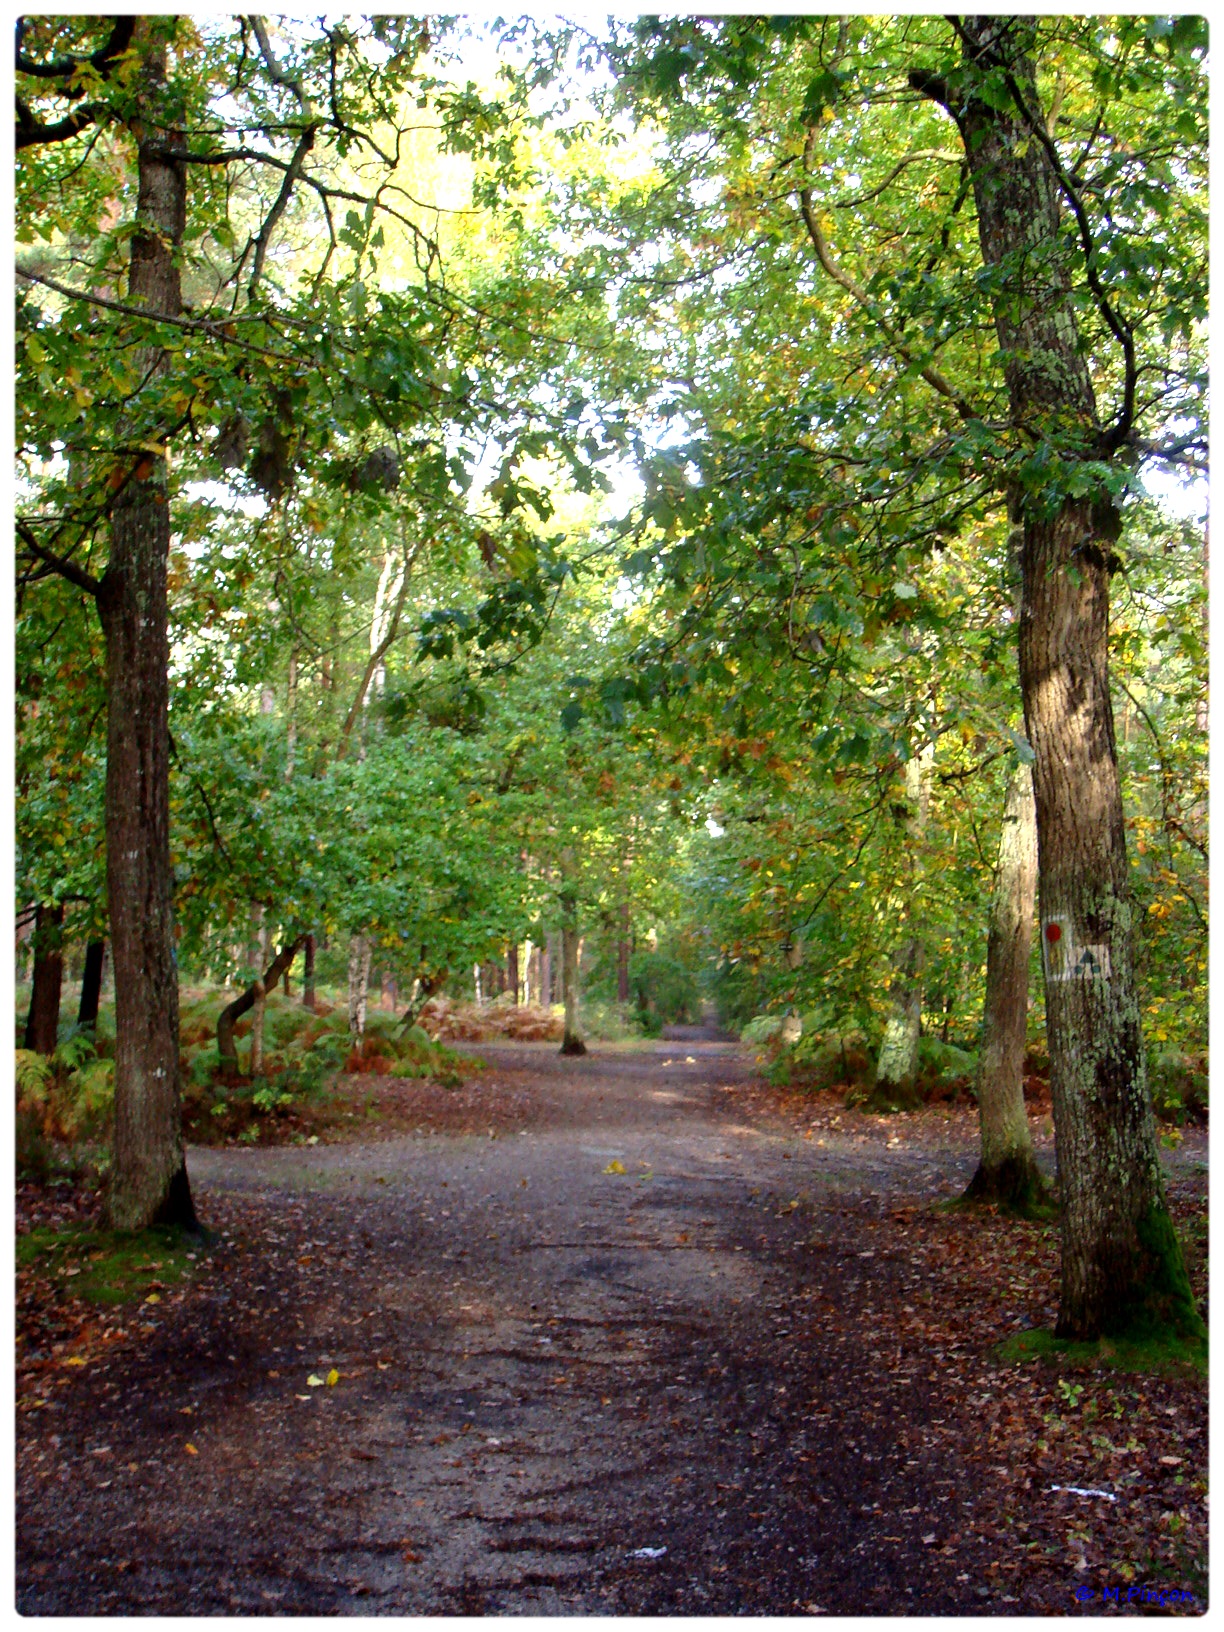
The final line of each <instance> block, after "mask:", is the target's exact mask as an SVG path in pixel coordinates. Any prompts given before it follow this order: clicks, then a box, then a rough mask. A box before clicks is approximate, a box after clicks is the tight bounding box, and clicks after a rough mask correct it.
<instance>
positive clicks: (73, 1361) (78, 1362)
mask: <svg viewBox="0 0 1224 1632" xmlns="http://www.w3.org/2000/svg"><path fill="white" fill-rule="evenodd" d="M63 1363H64V1365H66V1366H87V1365H88V1364H89V1362H88V1360H85V1359H83V1358H82V1357H81V1356H80V1355H79V1354H70V1355H69V1356H68V1358H67V1360H65V1361H64V1362H63Z"/></svg>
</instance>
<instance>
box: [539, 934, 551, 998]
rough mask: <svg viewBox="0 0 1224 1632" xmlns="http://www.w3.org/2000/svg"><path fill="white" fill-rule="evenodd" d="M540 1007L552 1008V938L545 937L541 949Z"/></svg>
mask: <svg viewBox="0 0 1224 1632" xmlns="http://www.w3.org/2000/svg"><path fill="white" fill-rule="evenodd" d="M540 1005H541V1007H542V1008H545V1009H551V1008H552V936H551V935H548V936H546V937H545V939H544V942H543V944H542V945H541V947H540Z"/></svg>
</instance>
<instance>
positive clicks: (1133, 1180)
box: [914, 16, 1201, 1338]
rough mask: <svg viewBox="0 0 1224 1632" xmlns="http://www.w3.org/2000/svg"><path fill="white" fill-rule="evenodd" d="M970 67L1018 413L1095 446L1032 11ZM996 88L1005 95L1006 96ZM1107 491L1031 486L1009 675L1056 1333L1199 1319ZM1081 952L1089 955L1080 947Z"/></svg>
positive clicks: (1088, 449) (967, 127)
mask: <svg viewBox="0 0 1224 1632" xmlns="http://www.w3.org/2000/svg"><path fill="white" fill-rule="evenodd" d="M959 24H960V27H961V30H962V39H963V41H964V53H963V70H964V71H963V75H962V76H961V83H960V84H959V85H958V87H956V88H955V89H954V90H949V89H948V87H947V86H941V87H936V86H935V85H933V84H932V83H931V82H930V81H925V80H924V79H923V76H921V75H915V76H914V83H915V84H917V85H918V86H919V88H921V89H924V90H926V91H927V93H928V94H930V95H933V96H936V97H937V99H939V100H941V101H943V102H944V105H945V106H946V107H947V108H948V111H949V112H950V113H951V114H952V116H953V118H954V119H955V120H956V123H957V125H958V127H959V129H960V132H961V136H962V139H963V141H964V145H965V152H966V155H967V157H968V160H969V163H970V165H971V168H972V183H973V194H974V200H975V203H976V206H977V216H978V233H979V240H980V244H981V251H982V260H983V262H984V264H985V265H986V267H988V268H989V269H991V270H992V271H993V272H995V273H996V274H997V276H996V278H995V281H994V289H995V294H994V297H993V298H994V315H995V324H996V330H997V333H998V339H999V344H1000V347H1001V350H1002V352H1003V357H1004V372H1005V377H1006V381H1007V388H1008V395H1009V401H1010V408H1011V416H1012V419H1013V421H1014V422H1015V423H1016V424H1017V425H1018V426H1022V427H1023V428H1024V430H1025V432H1026V434H1027V436H1028V437H1030V438H1031V439H1032V440H1033V441H1034V442H1036V443H1038V444H1041V443H1045V444H1047V445H1052V446H1054V447H1056V448H1058V450H1059V452H1060V454H1061V456H1062V458H1063V459H1064V460H1067V461H1073V460H1074V459H1075V458H1076V457H1077V455H1083V456H1085V457H1088V456H1092V457H1096V458H1100V457H1101V456H1102V453H1103V452H1104V453H1105V454H1108V452H1109V449H1110V446H1111V444H1110V442H1109V440H1108V439H1106V438H1104V437H1103V436H1102V434H1101V430H1100V425H1099V421H1098V416H1097V405H1096V401H1095V398H1094V395H1093V388H1092V382H1091V379H1090V377H1089V374H1088V369H1087V365H1086V362H1085V359H1084V356H1083V353H1082V351H1081V348H1080V345H1079V336H1078V332H1077V324H1076V316H1075V309H1074V305H1073V303H1072V298H1071V284H1070V278H1069V275H1068V269H1067V256H1068V253H1069V248H1068V246H1069V239H1068V238H1067V237H1066V236H1064V237H1062V238H1061V239H1060V237H1059V231H1058V228H1059V212H1060V197H1059V194H1060V183H1059V180H1058V177H1057V175H1056V173H1055V170H1054V166H1053V163H1052V160H1051V158H1050V155H1049V154H1048V153H1047V151H1046V148H1045V145H1044V142H1043V140H1042V135H1043V132H1044V125H1043V120H1044V114H1043V112H1042V109H1041V106H1040V102H1039V99H1038V95H1037V84H1036V74H1035V71H1034V67H1033V62H1032V58H1031V50H1032V44H1033V41H1034V39H1035V25H1034V22H1033V19H1031V18H1008V17H1001V16H988V17H966V18H961V19H959ZM1001 93H1005V94H1001ZM1118 527H1119V520H1118V516H1117V512H1116V511H1115V510H1114V509H1113V508H1112V506H1111V504H1110V503H1109V501H1108V499H1107V497H1106V496H1105V495H1104V494H1103V493H1102V494H1101V495H1100V496H1099V497H1096V498H1093V497H1083V496H1079V495H1076V496H1070V495H1068V496H1067V497H1065V498H1063V499H1062V500H1061V501H1059V500H1057V499H1055V500H1053V501H1051V500H1049V499H1048V497H1047V496H1046V495H1044V494H1043V495H1041V496H1037V495H1031V496H1026V497H1025V499H1024V535H1023V548H1022V567H1023V574H1022V576H1023V590H1022V610H1021V618H1020V682H1021V690H1022V693H1023V698H1024V718H1025V726H1026V729H1027V732H1028V738H1029V742H1030V743H1031V744H1032V747H1033V751H1034V754H1035V755H1036V759H1035V763H1034V767H1033V782H1034V789H1035V794H1036V803H1037V831H1038V843H1039V874H1040V888H1041V919H1042V934H1043V954H1044V962H1045V975H1046V1013H1047V1026H1048V1033H1049V1045H1050V1067H1051V1070H1050V1087H1051V1093H1052V1097H1053V1103H1054V1120H1055V1128H1056V1133H1057V1139H1058V1164H1059V1188H1060V1221H1061V1230H1062V1301H1061V1307H1060V1312H1059V1319H1058V1326H1057V1332H1058V1335H1060V1336H1063V1337H1070V1338H1094V1337H1097V1336H1100V1335H1103V1334H1121V1333H1125V1332H1134V1331H1145V1332H1151V1331H1159V1330H1167V1329H1176V1330H1180V1331H1184V1332H1192V1333H1197V1332H1199V1331H1201V1323H1200V1321H1199V1318H1198V1315H1197V1312H1196V1310H1195V1307H1194V1302H1193V1299H1192V1297H1191V1294H1190V1288H1189V1283H1188V1281H1187V1278H1186V1273H1185V1267H1184V1263H1183V1261H1182V1255H1181V1249H1180V1246H1179V1244H1178V1242H1177V1238H1176V1235H1175V1234H1174V1231H1173V1227H1172V1224H1171V1222H1170V1220H1169V1215H1168V1210H1167V1207H1166V1205H1165V1199H1164V1191H1163V1184H1162V1180H1161V1174H1160V1165H1159V1162H1158V1159H1157V1155H1156V1139H1155V1128H1154V1123H1153V1118H1152V1109H1151V1102H1150V1099H1149V1096H1148V1091H1147V1083H1146V1076H1145V1065H1144V1053H1143V1039H1142V1034H1141V1030H1140V1019H1139V1003H1138V996H1137V992H1136V987H1135V972H1134V958H1133V949H1132V932H1133V925H1132V917H1133V909H1132V904H1131V897H1130V891H1129V887H1128V878H1127V863H1126V840H1125V830H1124V827H1123V818H1122V799H1121V788H1120V783H1119V777H1118V761H1117V751H1116V746H1115V742H1114V728H1113V711H1112V706H1111V702H1110V695H1109V674H1108V623H1109V571H1110V567H1109V559H1110V546H1111V545H1112V543H1113V541H1114V540H1115V539H1116V536H1117V532H1118ZM1088 949H1091V955H1090V956H1088V957H1085V956H1084V953H1085V951H1087V950H1088Z"/></svg>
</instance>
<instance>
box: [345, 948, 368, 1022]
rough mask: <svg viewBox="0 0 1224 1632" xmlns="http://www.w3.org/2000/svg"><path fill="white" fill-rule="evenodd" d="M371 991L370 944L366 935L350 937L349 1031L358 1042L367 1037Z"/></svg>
mask: <svg viewBox="0 0 1224 1632" xmlns="http://www.w3.org/2000/svg"><path fill="white" fill-rule="evenodd" d="M369 989H370V943H369V941H368V940H367V938H366V937H365V936H364V935H352V936H350V937H349V964H348V1001H349V1031H350V1032H351V1033H352V1034H353V1036H354V1038H356V1040H357V1041H358V1042H360V1041H361V1039H362V1038H363V1037H364V1036H365V1027H366V1001H367V997H368V994H369Z"/></svg>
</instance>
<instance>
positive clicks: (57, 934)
mask: <svg viewBox="0 0 1224 1632" xmlns="http://www.w3.org/2000/svg"><path fill="white" fill-rule="evenodd" d="M63 929H64V909H63V906H62V905H54V906H50V905H49V906H43V905H42V903H41V902H40V903H39V907H38V914H37V917H36V918H35V920H34V973H33V979H32V982H31V986H30V1009H29V1013H28V1014H27V1015H26V1026H25V1046H26V1047H27V1048H29V1049H33V1050H34V1052H35V1053H37V1054H54V1053H55V1045H56V1040H57V1037H58V1034H59V1016H60V994H61V992H62V991H63V988H64V944H63Z"/></svg>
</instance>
